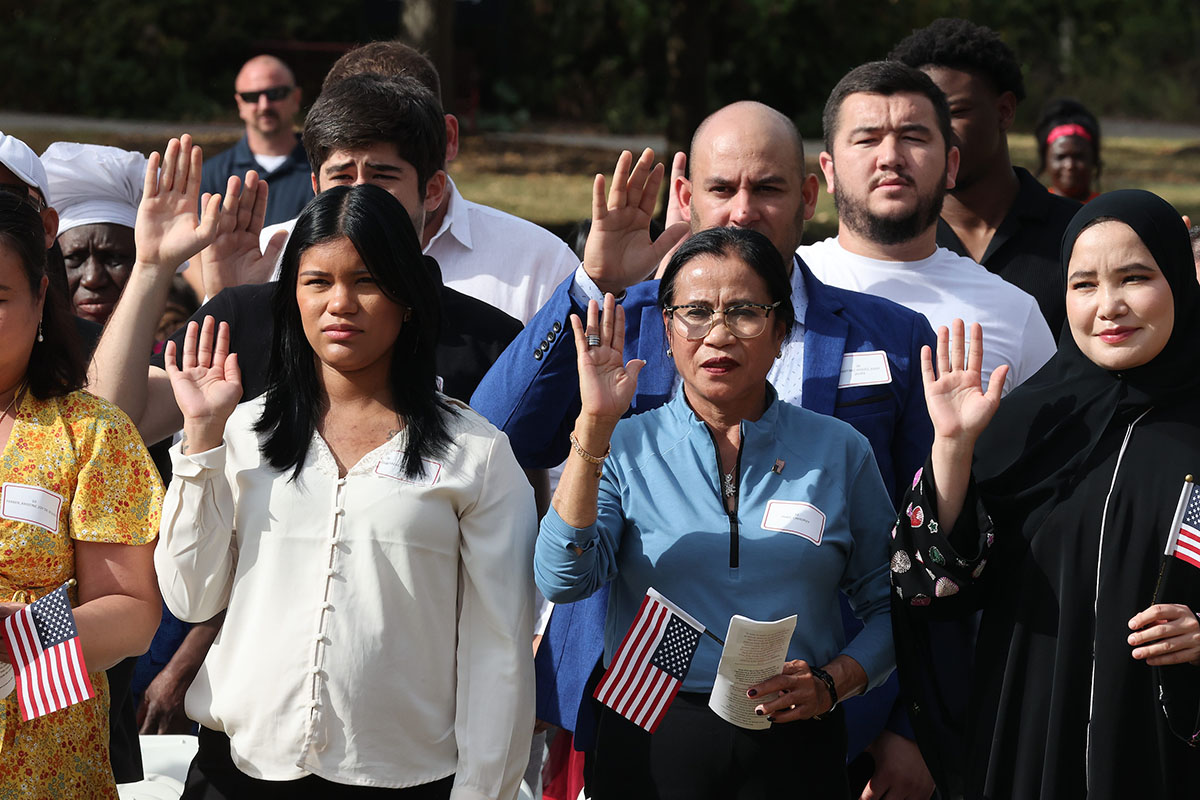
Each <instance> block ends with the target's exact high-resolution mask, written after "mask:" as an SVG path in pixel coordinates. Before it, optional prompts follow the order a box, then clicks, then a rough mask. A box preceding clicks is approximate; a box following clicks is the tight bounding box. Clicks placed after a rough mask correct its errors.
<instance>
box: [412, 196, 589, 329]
mask: <svg viewBox="0 0 1200 800" xmlns="http://www.w3.org/2000/svg"><path fill="white" fill-rule="evenodd" d="M446 191H447V192H449V193H450V201H449V204H448V205H447V206H446V216H445V218H444V219H443V220H442V224H441V226H440V227H439V228H438V229H437V233H435V234H433V237H432V238H430V240H429V244H427V245H425V254H426V255H430V256H433V257H434V259H436V260H437V262H438V266H440V267H441V268H442V282H443V283H445V284H446V285H447V286H449V287H450V288H451V289H455V290H457V291H460V292H462V293H463V294H469V295H471V297H474V298H477V299H479V300H482V301H484V302H485V303H488V304H489V305H493V306H495V307H496V308H498V309H500V310H501V311H503V312H504V313H506V314H508V315H509V316H511V317H516V318H517V319H519V320H521V324H527V323H528V322H529V320H530V319H532V318H533V315H534V314H536V313H537V312H538V310H539V309H540V308H541V307H542V306H544V305H545V304H546V303H547V302H549V300H550V295H552V294H554V290H555V289H556V288H558V285H559V284H560V283H562V282H563V279H565V278H566V277H567V276H568V275H570V274H571V273H572V272H574V271H575V267H576V266H577V265H578V264H579V258H578V257H577V256H576V255H575V253H573V252H572V251H571V248H569V247H567V244H566V242H564V241H563V240H562V239H560V238H558V237H557V236H555V235H554V234H553V233H551V232H550V231H548V230H546V229H545V228H543V227H541V226H540V225H535V224H533V223H532V222H529V221H528V220H523V219H521V218H520V217H514V216H513V215H512V214H506V213H505V212H503V211H500V210H498V209H495V208H491V207H489V206H484V205H480V204H479V203H472V202H471V201H470V200H468V199H467V198H465V197H463V196H462V195H461V194H459V193H458V187H457V186H455V185H454V181H452V180H450V179H449V178H447V179H446Z"/></svg>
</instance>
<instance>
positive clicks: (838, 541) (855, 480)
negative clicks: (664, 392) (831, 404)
mask: <svg viewBox="0 0 1200 800" xmlns="http://www.w3.org/2000/svg"><path fill="white" fill-rule="evenodd" d="M769 392H770V396H771V402H770V405H769V406H768V407H767V410H766V411H765V412H764V413H763V415H762V417H760V418H759V419H758V420H756V421H754V422H749V421H743V422H742V431H741V436H742V438H741V441H742V444H741V452H740V454H739V457H738V487H739V488H738V495H737V511H736V512H734V513H729V512H727V511H726V509H725V505H724V503H723V502H722V494H721V478H720V473H719V465H718V460H717V450H716V445H715V443H714V440H713V438H712V435H711V433H710V432H709V429H708V427H707V426H706V425H705V424H704V423H703V422H702V421H701V420H700V419H699V418H698V417H697V416H696V415H695V413H694V412H693V411H692V409H691V407H690V406H688V404H687V401H686V399H685V394H684V392H682V391H681V392H678V393H676V395H675V397H674V398H673V399H672V400H671V401H670V402H669V403H668V404H667V405H665V406H662V407H661V408H657V409H654V410H653V411H648V412H646V413H644V414H638V415H636V416H633V417H630V418H628V419H625V420H622V421H621V422H620V423H619V424H618V425H617V428H616V431H615V432H614V434H613V439H612V455H611V456H610V457H609V458H608V460H607V462H606V463H605V466H604V473H603V476H602V477H601V480H600V493H599V501H598V508H597V512H598V513H597V520H596V523H595V524H594V525H592V526H590V527H588V528H585V529H577V528H572V527H570V526H569V525H567V524H566V523H565V522H563V521H562V518H561V517H559V516H558V514H557V513H556V512H555V511H554V510H553V509H551V510H550V512H549V513H548V514H547V515H546V517H545V518H544V519H543V520H542V526H541V534H540V536H539V537H538V543H537V548H536V551H535V556H534V575H535V578H536V581H537V585H538V588H539V589H541V591H542V593H543V594H545V595H546V597H547V598H549V599H550V600H553V601H554V602H560V603H562V602H572V601H575V600H579V599H582V598H584V597H587V596H588V595H590V594H592V593H593V592H595V591H596V590H597V589H599V588H600V587H601V586H603V585H604V584H605V583H606V582H608V581H610V580H614V579H615V582H614V583H613V584H612V591H611V593H610V595H609V601H608V616H607V620H606V625H605V635H604V640H605V641H604V659H605V664H606V665H607V664H608V663H609V662H610V661H611V659H612V656H613V653H614V652H615V651H616V648H617V646H618V645H619V644H620V642H621V639H622V638H623V637H624V635H625V633H626V631H628V630H629V626H630V624H631V623H632V622H633V619H634V616H635V615H636V614H637V610H638V607H639V606H640V605H641V602H642V598H643V596H644V595H645V593H646V589H647V587H650V586H653V587H654V588H655V589H657V590H658V591H659V592H661V593H662V594H663V595H664V596H666V597H667V599H669V600H671V601H672V602H673V603H675V604H676V605H678V606H679V607H680V608H682V609H683V610H684V611H686V612H687V613H688V614H690V615H691V616H693V617H695V618H696V619H697V620H699V621H700V622H701V623H703V624H704V625H705V626H707V627H710V628H712V629H713V630H714V631H715V632H716V633H717V635H718V636H724V633H725V630H726V628H727V626H728V624H729V618H730V617H731V616H732V615H734V614H742V615H743V616H747V617H750V618H752V619H758V620H775V619H780V618H782V617H786V616H789V615H791V614H797V615H798V620H797V623H796V631H795V633H794V634H793V636H792V642H791V645H790V647H789V648H788V658H789V659H793V658H802V659H804V660H806V661H808V662H810V663H812V664H814V665H816V666H823V665H825V664H827V663H828V662H829V661H831V660H832V659H833V658H834V657H835V656H837V655H838V654H839V653H845V654H846V655H848V656H850V657H852V658H853V659H854V660H855V661H857V662H858V663H859V664H861V665H862V667H863V669H865V670H866V672H867V677H868V681H869V684H868V688H873V687H875V686H877V685H879V684H880V683H882V682H883V680H884V679H885V678H887V676H888V675H889V674H890V673H891V671H892V669H893V668H894V667H895V652H894V650H893V647H892V628H891V615H890V612H889V598H888V592H889V584H888V545H887V542H888V533H887V532H888V531H889V530H890V529H891V526H892V523H893V522H894V520H895V514H894V513H893V511H892V504H891V501H890V500H889V499H888V493H887V490H886V489H885V488H884V485H883V481H882V479H881V478H880V475H879V468H878V467H877V466H876V464H875V456H874V455H873V454H872V452H871V447H870V445H869V444H868V443H867V440H866V439H865V438H864V437H863V436H862V434H860V433H858V432H857V431H855V430H854V429H853V428H852V427H851V426H850V425H848V424H846V423H844V422H842V421H840V420H837V419H834V418H832V417H828V416H825V415H821V414H817V413H814V412H812V411H808V410H806V409H803V408H798V407H796V406H793V405H789V404H788V403H785V402H783V401H781V400H778V399H777V398H776V397H775V393H774V390H773V389H770V390H769ZM777 460H780V461H782V462H783V466H782V468H781V469H780V470H779V472H778V473H776V472H774V471H772V468H773V467H774V466H775V464H776V461H777ZM822 517H823V520H822ZM764 526H767V527H764ZM768 528H782V529H783V530H771V529H768ZM574 547H579V548H582V549H583V553H582V555H576V554H575V550H574ZM839 589H841V590H842V591H844V592H845V593H846V595H847V596H848V597H849V599H850V603H851V606H852V607H853V609H854V611H855V614H856V615H857V616H858V617H859V618H860V619H862V620H863V621H864V623H865V626H864V628H863V630H862V631H860V632H859V633H858V635H857V636H855V637H854V639H853V640H852V641H850V642H848V643H847V642H846V641H845V634H844V632H843V626H842V618H841V613H840V611H839V607H838V598H837V593H838V590H839ZM720 655H721V653H720V647H718V646H717V645H716V644H715V643H714V642H712V641H711V640H702V641H701V642H700V645H699V648H698V649H697V651H696V655H695V659H694V660H693V662H692V667H691V670H690V671H689V673H688V675H687V677H686V679H685V680H684V682H683V685H682V687H681V688H682V690H683V691H688V692H708V691H710V690H711V689H712V685H713V678H714V676H715V675H716V670H717V663H718V661H719V660H720Z"/></svg>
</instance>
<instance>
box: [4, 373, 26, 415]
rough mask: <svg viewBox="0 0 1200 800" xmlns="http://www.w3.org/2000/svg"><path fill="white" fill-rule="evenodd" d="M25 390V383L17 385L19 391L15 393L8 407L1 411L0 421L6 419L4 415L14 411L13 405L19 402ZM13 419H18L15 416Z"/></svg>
mask: <svg viewBox="0 0 1200 800" xmlns="http://www.w3.org/2000/svg"><path fill="white" fill-rule="evenodd" d="M24 388H25V382H24V381H21V382H20V383H19V384H17V390H16V391H15V392H13V396H12V399H11V400H9V401H8V405H6V406H5V407H4V410H3V411H0V419H4V415H5V414H7V413H8V412H9V411H11V410H12V407H13V403H15V402H17V398H18V397H20V396H21V390H22V389H24ZM13 418H14V419H16V416H15V415H14V417H13Z"/></svg>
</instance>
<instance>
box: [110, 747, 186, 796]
mask: <svg viewBox="0 0 1200 800" xmlns="http://www.w3.org/2000/svg"><path fill="white" fill-rule="evenodd" d="M138 739H139V741H140V744H141V749H142V771H143V772H144V773H145V775H146V779H145V780H142V781H138V782H137V783H123V784H121V785H119V786H118V787H117V793H118V794H119V795H120V796H121V800H178V798H179V797H182V796H183V784H184V781H186V780H187V772H188V766H189V765H190V764H191V763H192V757H193V756H195V755H196V748H197V746H198V745H197V741H196V737H195V736H184V735H175V734H163V735H159V736H140V737H138Z"/></svg>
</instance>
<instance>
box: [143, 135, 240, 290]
mask: <svg viewBox="0 0 1200 800" xmlns="http://www.w3.org/2000/svg"><path fill="white" fill-rule="evenodd" d="M203 157H204V156H203V153H201V152H200V148H199V147H194V146H193V145H192V137H191V136H189V135H187V134H186V133H185V134H184V135H183V137H182V138H180V139H172V140H171V141H170V142H169V143H168V144H167V149H166V151H165V153H164V155H163V156H162V158H161V159H160V158H159V155H158V153H151V154H150V160H149V162H148V163H147V165H146V180H145V188H144V190H143V192H142V201H141V203H140V204H139V205H138V213H137V222H136V223H135V225H134V241H135V242H136V244H137V258H138V261H140V262H142V263H144V264H153V265H156V266H161V267H170V268H171V269H174V268H175V267H178V266H179V265H180V264H182V263H183V262H184V261H187V260H188V259H189V258H191V257H192V256H194V255H195V254H196V253H198V252H200V250H201V249H203V248H204V247H205V246H207V245H208V243H209V242H211V241H212V239H213V236H215V235H216V232H217V210H218V208H219V207H220V203H221V196H220V195H214V196H213V197H211V198H210V199H209V202H208V203H207V204H206V205H205V207H204V218H203V219H201V218H200V217H199V216H198V215H197V214H196V208H197V207H198V204H199V201H200V168H201V163H202V160H203ZM160 163H161V165H162V168H161V169H159V164H160Z"/></svg>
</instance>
